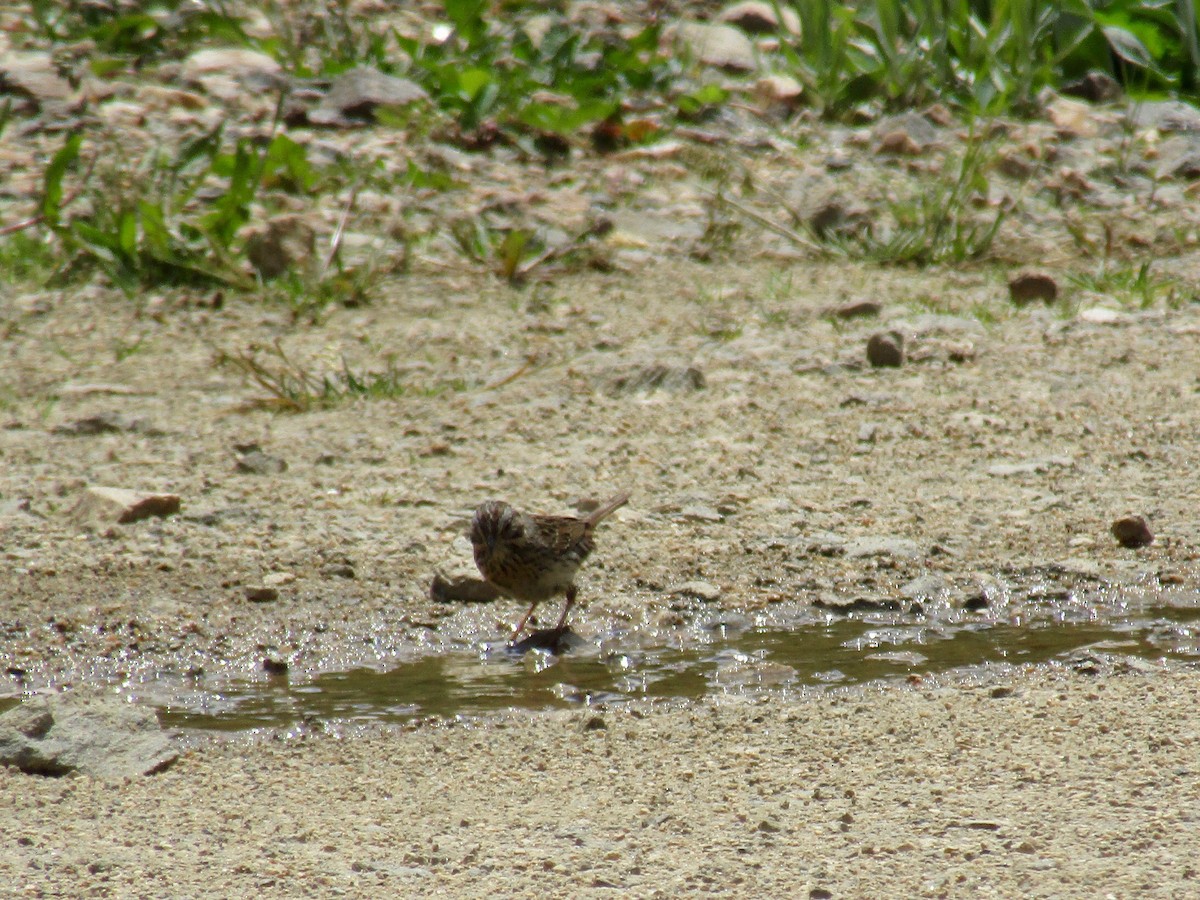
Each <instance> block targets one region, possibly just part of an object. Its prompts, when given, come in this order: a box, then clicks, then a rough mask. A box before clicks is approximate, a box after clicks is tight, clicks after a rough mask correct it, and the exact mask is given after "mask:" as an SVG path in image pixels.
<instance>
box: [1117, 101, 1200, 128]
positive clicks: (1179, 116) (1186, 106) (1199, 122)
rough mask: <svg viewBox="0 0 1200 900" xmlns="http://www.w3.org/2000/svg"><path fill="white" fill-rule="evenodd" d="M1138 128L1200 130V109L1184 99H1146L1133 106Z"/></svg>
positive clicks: (1135, 122) (1134, 118)
mask: <svg viewBox="0 0 1200 900" xmlns="http://www.w3.org/2000/svg"><path fill="white" fill-rule="evenodd" d="M1133 121H1134V124H1136V125H1137V127H1138V128H1157V129H1158V130H1159V131H1197V132H1200V109H1197V108H1196V107H1195V106H1193V105H1192V104H1190V103H1184V102H1183V101H1182V100H1145V101H1143V102H1141V103H1138V104H1136V105H1135V106H1134V107H1133Z"/></svg>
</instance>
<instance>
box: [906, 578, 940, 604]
mask: <svg viewBox="0 0 1200 900" xmlns="http://www.w3.org/2000/svg"><path fill="white" fill-rule="evenodd" d="M900 594H901V595H902V596H904V597H907V598H908V599H910V600H935V601H936V600H945V599H946V598H947V597H949V596H950V586H949V585H948V584H946V580H945V579H944V578H941V577H940V576H938V575H921V576H920V577H918V578H914V579H913V580H912V581H910V582H908V583H907V584H905V585H903V586H902V587H901V588H900Z"/></svg>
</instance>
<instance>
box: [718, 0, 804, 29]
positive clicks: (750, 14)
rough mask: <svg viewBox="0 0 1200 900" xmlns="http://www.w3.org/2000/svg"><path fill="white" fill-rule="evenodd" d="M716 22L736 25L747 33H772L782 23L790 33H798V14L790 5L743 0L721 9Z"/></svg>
mask: <svg viewBox="0 0 1200 900" xmlns="http://www.w3.org/2000/svg"><path fill="white" fill-rule="evenodd" d="M717 21H718V22H724V23H725V24H727V25H736V26H737V27H738V28H740V29H742V31H745V32H746V33H747V34H774V33H776V32H777V31H779V27H780V25H782V26H783V27H784V28H785V29H786V30H787V31H789V32H791V33H792V34H799V33H800V16H799V15H797V13H796V11H795V10H794V9H792V8H791V7H790V6H784V5H783V4H775V3H765V2H762V0H743V2H741V3H735V4H733V5H732V6H728V7H726V8H725V9H723V10H722V11H721V14H720V15H719V16H717Z"/></svg>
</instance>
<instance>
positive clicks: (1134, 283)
mask: <svg viewBox="0 0 1200 900" xmlns="http://www.w3.org/2000/svg"><path fill="white" fill-rule="evenodd" d="M1067 278H1068V281H1070V283H1071V284H1072V285H1074V286H1075V287H1077V288H1079V289H1080V290H1084V291H1090V292H1091V293H1094V294H1102V295H1105V296H1108V297H1113V298H1114V299H1116V300H1118V301H1120V302H1121V304H1122V305H1125V306H1129V305H1132V306H1136V307H1138V308H1139V309H1149V308H1150V307H1152V306H1154V305H1155V304H1156V303H1157V302H1158V301H1159V300H1162V301H1164V302H1165V303H1166V305H1167V306H1169V307H1172V308H1175V307H1179V306H1182V305H1183V304H1184V303H1185V302H1186V299H1187V297H1186V295H1187V291H1186V290H1185V286H1184V285H1183V284H1182V282H1180V281H1179V280H1178V279H1176V278H1172V277H1170V276H1166V275H1159V274H1156V273H1155V272H1154V264H1153V261H1152V260H1145V261H1143V262H1141V263H1129V262H1115V263H1114V262H1113V261H1110V260H1105V261H1104V262H1102V263H1101V264H1100V265H1099V266H1098V267H1097V268H1096V269H1095V271H1092V272H1077V273H1073V274H1071V275H1069V276H1068V277H1067ZM1195 296H1196V292H1195V291H1193V292H1192V297H1193V298H1194V297H1195Z"/></svg>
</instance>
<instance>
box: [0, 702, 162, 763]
mask: <svg viewBox="0 0 1200 900" xmlns="http://www.w3.org/2000/svg"><path fill="white" fill-rule="evenodd" d="M178 757H179V753H178V752H177V751H176V750H175V748H174V747H173V746H172V744H171V741H170V739H169V738H168V737H167V736H166V735H165V734H164V733H163V731H162V729H161V728H160V727H159V724H158V719H157V717H156V716H155V714H154V713H153V711H151V710H148V709H142V708H140V707H136V706H131V705H130V704H128V703H125V702H123V701H121V700H116V699H111V698H107V697H91V698H86V697H79V696H75V695H70V694H68V695H65V696H58V697H36V698H34V699H31V700H26V701H25V702H24V703H22V704H21V705H20V706H18V707H16V708H14V709H11V710H9V711H8V712H7V713H5V714H4V715H2V716H0V764H4V765H11V766H16V767H17V768H19V769H20V770H21V771H22V772H25V773H27V774H30V775H52V776H58V775H67V774H70V773H72V772H80V773H83V774H87V775H94V776H97V777H100V778H126V777H131V776H134V775H152V774H155V773H157V772H161V771H163V770H164V769H166V768H167V767H168V766H170V765H171V764H172V763H174V762H175V760H176V759H177V758H178Z"/></svg>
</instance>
